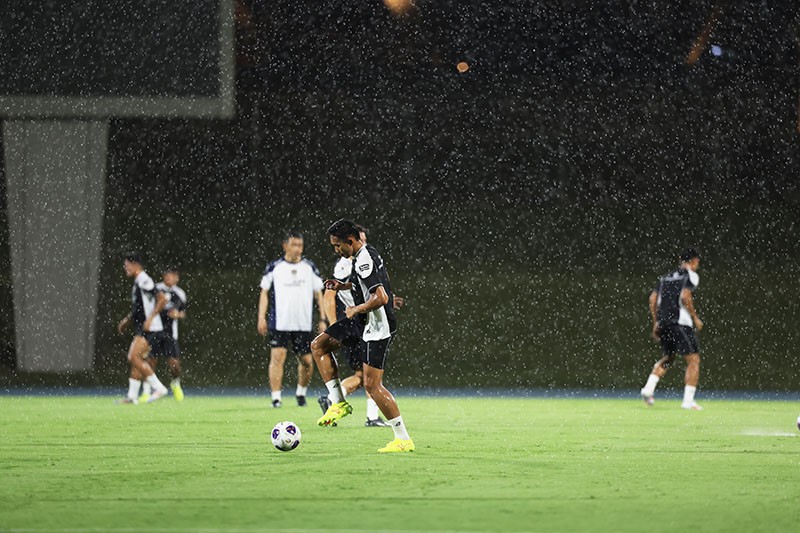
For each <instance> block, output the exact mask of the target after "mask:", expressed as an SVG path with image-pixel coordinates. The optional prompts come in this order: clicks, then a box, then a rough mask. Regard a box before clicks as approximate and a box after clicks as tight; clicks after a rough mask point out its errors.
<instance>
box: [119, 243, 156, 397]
mask: <svg viewBox="0 0 800 533" xmlns="http://www.w3.org/2000/svg"><path fill="white" fill-rule="evenodd" d="M123 267H124V268H125V274H126V275H127V276H128V277H129V278H134V283H133V290H132V292H131V313H130V314H129V315H128V316H126V317H125V318H123V319H122V321H120V323H119V325H118V326H117V331H119V332H120V334H121V333H123V332H124V331H125V329H126V328H127V327H128V326H129V325H131V324H133V327H134V337H133V341H131V346H130V348H129V349H128V361H129V362H130V365H131V375H130V378H129V379H128V394H127V395H126V396H125V397H124V398H123V399H122V400H120V401H119V403H127V404H136V403H138V399H139V388H140V387H141V385H142V380H145V381H146V382H147V383H149V384H150V386H151V387H152V388H153V392H152V394H151V395H150V398H149V399H148V400H147V402H148V403H150V402H154V401H156V400H158V399H159V398H161V397H163V396H166V395H167V394H168V391H167V388H166V387H165V386H164V385H163V384H162V383H161V382H160V381H159V380H158V377H157V376H156V375H155V373H154V372H153V369H152V368H150V365H148V364H147V362H146V361H145V357H146V356H147V353H148V352H149V351H150V348H151V347H152V346H155V345H158V343H159V341H160V338H161V337H160V335H161V334H162V333H163V332H162V330H163V325H162V323H161V317H160V316H159V313H160V312H161V310H162V309H163V308H164V306H165V305H166V303H167V302H166V299H164V298H157V297H156V284H155V283H154V282H153V278H151V277H150V276H148V275H147V272H145V271H144V267H143V266H142V258H141V255H140V254H139V253H137V252H130V253H128V254H126V255H125V260H124V263H123Z"/></svg>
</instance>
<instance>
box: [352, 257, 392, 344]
mask: <svg viewBox="0 0 800 533" xmlns="http://www.w3.org/2000/svg"><path fill="white" fill-rule="evenodd" d="M350 280H351V282H352V283H353V291H352V292H353V301H354V303H355V305H361V304H362V303H364V302H365V301H367V300H368V299H369V295H370V294H371V293H373V292H375V291H376V290H377V288H378V287H380V286H383V289H384V290H385V291H386V294H387V295H388V296H389V301H388V302H387V303H386V305H383V306H381V307H379V308H378V309H374V310H372V311H370V312H369V313H367V316H366V319H365V322H366V323H365V326H364V333H363V337H362V338H363V340H365V341H379V340H383V339H388V338H389V337H391V336H392V335H393V334H394V332H395V331H396V330H397V322H396V319H395V315H394V305H393V303H392V298H393V295H392V288H391V285H390V283H389V275H388V274H387V273H386V265H384V263H383V259H382V258H381V256H380V254H379V253H378V250H376V249H375V248H374V247H373V246H371V245H369V244H365V245H364V246H362V247H361V249H360V250H359V251H358V253H356V255H355V257H353V272H352V274H351V275H350ZM362 316H363V315H362Z"/></svg>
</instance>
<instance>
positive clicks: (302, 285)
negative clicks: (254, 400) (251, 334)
mask: <svg viewBox="0 0 800 533" xmlns="http://www.w3.org/2000/svg"><path fill="white" fill-rule="evenodd" d="M283 253H284V255H283V257H282V258H280V259H278V260H276V261H272V262H271V263H270V264H269V265H267V268H266V270H264V276H263V277H262V278H261V295H260V297H259V302H258V333H259V334H260V335H266V334H267V332H269V345H270V361H269V384H270V389H271V390H272V407H281V406H282V405H283V403H282V398H281V388H282V386H283V366H284V363H285V361H286V352H287V348H289V346H291V347H292V349H293V351H294V354H295V357H297V389H296V391H295V396H296V399H297V405H299V406H300V407H304V406H305V405H306V394H307V393H308V384H309V383H310V382H311V375H312V374H313V372H314V364H313V359H312V358H311V338H312V335H311V330H312V315H313V308H314V300H316V302H317V306H318V308H319V316H320V321H319V324H318V327H319V331H324V330H325V328H326V327H327V323H326V322H325V310H324V307H323V303H322V287H323V285H322V278H321V277H320V274H319V270H317V267H316V266H315V265H314V263H312V262H311V261H309V260H308V259H305V258H304V257H303V234H302V233H300V232H297V231H290V232H288V233H287V234H286V236H285V237H284V239H283ZM267 312H269V323H267V319H266V318H265V317H266V315H267Z"/></svg>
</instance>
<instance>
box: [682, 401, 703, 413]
mask: <svg viewBox="0 0 800 533" xmlns="http://www.w3.org/2000/svg"><path fill="white" fill-rule="evenodd" d="M681 409H687V410H689V411H702V410H703V408H702V407H700V406H699V405H697V402H692V403H682V404H681Z"/></svg>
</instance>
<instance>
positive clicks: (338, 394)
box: [325, 378, 344, 403]
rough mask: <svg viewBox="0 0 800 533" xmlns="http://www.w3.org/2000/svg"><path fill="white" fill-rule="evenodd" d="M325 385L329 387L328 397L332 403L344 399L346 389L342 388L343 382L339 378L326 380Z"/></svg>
mask: <svg viewBox="0 0 800 533" xmlns="http://www.w3.org/2000/svg"><path fill="white" fill-rule="evenodd" d="M325 386H326V387H327V388H328V399H329V400H330V401H331V403H339V402H342V401H344V391H343V390H342V382H341V381H339V378H334V379H332V380H330V381H326V382H325Z"/></svg>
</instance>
